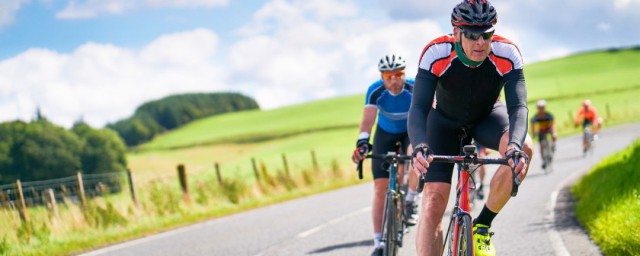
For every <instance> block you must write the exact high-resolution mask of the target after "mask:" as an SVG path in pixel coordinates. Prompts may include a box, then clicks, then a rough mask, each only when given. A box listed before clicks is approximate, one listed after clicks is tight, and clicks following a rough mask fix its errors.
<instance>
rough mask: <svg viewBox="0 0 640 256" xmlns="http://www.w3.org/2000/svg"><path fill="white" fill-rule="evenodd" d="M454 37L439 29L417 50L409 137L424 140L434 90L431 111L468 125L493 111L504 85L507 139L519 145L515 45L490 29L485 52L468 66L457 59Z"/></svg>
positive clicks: (521, 116)
mask: <svg viewBox="0 0 640 256" xmlns="http://www.w3.org/2000/svg"><path fill="white" fill-rule="evenodd" d="M454 43H455V39H454V37H453V35H444V36H441V37H439V38H436V39H435V40H433V41H431V42H430V43H429V44H427V46H426V47H425V48H424V50H423V52H422V56H421V57H420V63H419V69H418V75H417V76H416V81H415V86H414V91H413V94H414V98H413V101H412V110H411V112H410V117H409V127H408V129H409V136H410V137H411V143H412V144H413V145H418V144H422V143H424V144H428V142H427V133H429V131H427V125H426V122H427V120H428V115H429V111H430V110H431V105H432V104H431V103H432V102H433V99H434V95H435V98H436V104H435V107H434V109H436V110H437V112H439V113H441V114H442V115H443V116H444V117H446V118H448V119H451V120H454V121H457V122H459V123H461V125H462V126H468V127H472V126H474V125H476V124H478V123H480V122H481V121H482V120H483V119H485V118H487V117H488V116H489V114H491V112H492V111H494V104H495V103H496V100H497V99H498V98H499V97H500V92H501V90H502V88H503V87H504V92H505V99H506V105H507V112H508V120H509V129H508V130H509V131H510V137H509V144H511V145H514V146H516V147H517V148H519V149H521V148H522V145H523V144H524V139H525V137H526V134H527V129H528V127H527V121H528V118H527V113H528V110H527V105H526V97H527V96H526V86H525V81H524V74H523V71H522V67H523V62H522V56H521V55H520V52H519V50H518V48H517V47H516V45H515V44H513V43H512V42H510V41H509V40H507V39H506V38H504V37H501V36H499V35H494V36H493V40H492V42H491V52H490V53H489V56H488V57H487V58H486V59H485V60H484V62H483V63H482V64H480V65H479V66H477V67H473V68H472V67H468V66H466V65H464V64H463V63H462V62H461V61H460V59H458V56H457V54H456V52H455V50H454V46H453V45H454ZM414 109H415V110H414ZM497 140H498V141H499V138H498V139H497ZM451 143H456V142H455V141H453V142H451ZM486 146H489V145H486Z"/></svg>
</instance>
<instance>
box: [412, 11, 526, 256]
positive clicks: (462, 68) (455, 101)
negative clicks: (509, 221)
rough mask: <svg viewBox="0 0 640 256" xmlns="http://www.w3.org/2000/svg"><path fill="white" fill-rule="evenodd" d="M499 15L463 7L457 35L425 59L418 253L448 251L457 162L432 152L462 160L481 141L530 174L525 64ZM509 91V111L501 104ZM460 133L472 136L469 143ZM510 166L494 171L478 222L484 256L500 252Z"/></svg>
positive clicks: (419, 89)
mask: <svg viewBox="0 0 640 256" xmlns="http://www.w3.org/2000/svg"><path fill="white" fill-rule="evenodd" d="M497 17H498V15H497V13H496V10H495V8H494V7H493V6H492V5H491V4H490V3H489V1H488V0H464V1H462V2H460V3H458V4H457V5H456V6H455V7H454V8H453V11H452V13H451V25H452V26H453V34H449V35H443V36H440V37H438V38H436V39H434V40H432V41H431V42H430V43H428V44H427V45H426V46H425V47H424V49H423V51H422V55H421V57H420V61H419V66H418V73H417V75H416V78H415V86H414V90H413V99H412V100H411V110H410V111H409V124H408V131H409V132H408V133H409V137H411V144H412V145H413V146H414V153H413V155H414V158H413V165H414V169H415V170H416V171H417V174H418V175H420V176H422V174H423V173H424V175H425V176H426V180H425V183H424V191H423V192H422V193H423V195H422V212H421V214H420V219H419V223H418V229H417V236H416V249H417V253H418V255H439V254H441V253H442V246H443V240H444V236H443V233H442V225H441V223H442V216H443V215H444V212H445V208H446V206H447V201H448V200H449V194H450V191H451V180H452V175H453V164H448V163H431V162H432V160H433V157H431V156H430V155H431V154H437V155H456V154H459V152H460V144H468V143H470V142H471V139H474V140H476V141H477V142H478V143H480V144H482V145H483V146H485V147H487V148H490V149H493V150H497V151H498V152H499V153H500V154H501V155H502V156H503V157H507V158H510V159H515V157H516V156H517V157H518V159H517V160H519V161H518V164H517V165H515V163H514V161H512V160H509V163H510V165H511V167H514V168H515V173H516V174H517V177H518V179H520V180H523V179H524V178H525V176H526V173H527V169H528V159H529V158H530V157H532V153H533V142H532V140H531V138H530V137H528V136H527V128H528V124H527V122H528V118H527V113H528V109H527V90H526V85H525V79H524V72H523V61H522V56H521V54H520V51H519V49H518V47H517V46H516V45H515V44H514V43H513V42H511V41H509V40H508V39H506V38H504V37H502V36H499V35H495V34H494V32H495V28H494V25H495V24H496V23H497ZM503 89H504V96H505V102H506V106H505V104H504V103H502V102H500V101H498V102H496V99H498V98H500V94H501V92H502V90H503ZM434 98H435V102H436V104H435V105H433V104H432V102H433V101H434ZM461 133H462V134H467V135H469V137H467V138H466V139H465V141H463V143H460V140H459V137H458V136H459V135H460V134H461ZM511 167H509V166H502V167H499V168H498V169H497V171H496V172H495V173H494V175H493V177H492V178H491V181H490V186H489V188H490V191H489V194H488V197H487V200H486V202H485V205H484V207H483V208H482V210H481V211H480V214H479V215H478V216H477V217H476V218H475V219H474V221H473V241H474V243H473V244H474V246H475V249H474V250H475V255H477V256H485V255H495V254H496V252H495V247H494V245H493V243H492V242H491V235H492V232H490V227H491V224H492V222H493V220H494V218H495V217H496V216H497V215H498V213H499V211H500V210H501V209H502V208H503V207H504V206H505V204H506V203H507V201H509V198H510V195H511V190H512V184H513V182H514V179H513V177H512V172H511Z"/></svg>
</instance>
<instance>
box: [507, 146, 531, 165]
mask: <svg viewBox="0 0 640 256" xmlns="http://www.w3.org/2000/svg"><path fill="white" fill-rule="evenodd" d="M504 155H505V156H506V157H507V158H511V159H513V160H516V157H518V159H520V157H523V158H524V163H525V164H528V163H529V156H528V155H527V153H525V152H524V151H522V150H520V149H517V148H513V147H511V148H509V149H507V151H506V152H504Z"/></svg>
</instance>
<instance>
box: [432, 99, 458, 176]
mask: <svg viewBox="0 0 640 256" xmlns="http://www.w3.org/2000/svg"><path fill="white" fill-rule="evenodd" d="M460 127H461V124H460V123H458V122H455V121H453V120H451V119H448V118H446V117H444V116H443V115H442V114H441V113H440V112H439V111H437V110H431V112H430V114H429V117H428V120H427V143H428V144H429V148H431V150H432V151H433V153H434V154H436V155H458V153H459V151H460V146H459V143H460V142H459V140H458V133H459V131H460ZM452 174H453V164H449V163H431V164H430V165H429V170H428V171H427V180H426V182H445V183H449V184H451V175H452Z"/></svg>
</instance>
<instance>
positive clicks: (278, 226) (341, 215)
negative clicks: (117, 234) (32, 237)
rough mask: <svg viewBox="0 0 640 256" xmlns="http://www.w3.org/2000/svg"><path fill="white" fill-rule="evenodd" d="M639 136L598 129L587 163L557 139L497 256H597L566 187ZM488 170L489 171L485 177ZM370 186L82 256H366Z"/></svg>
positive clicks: (510, 209) (575, 145) (498, 228)
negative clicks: (547, 169)
mask: <svg viewBox="0 0 640 256" xmlns="http://www.w3.org/2000/svg"><path fill="white" fill-rule="evenodd" d="M639 131H640V124H630V125H623V126H617V127H612V128H607V129H604V130H602V131H601V133H600V140H598V141H597V142H596V147H595V150H594V154H593V155H591V156H588V157H586V158H585V157H583V156H582V149H581V147H582V146H581V137H580V136H571V137H567V138H562V139H559V140H558V143H557V150H556V162H555V166H554V167H555V168H554V169H555V170H554V171H553V172H552V173H550V174H544V172H542V170H541V168H540V159H539V155H536V156H534V158H533V160H532V163H531V168H530V170H529V175H528V176H527V178H526V179H525V181H524V182H523V184H522V185H521V186H520V191H519V194H518V196H517V197H515V198H512V200H510V201H509V203H508V204H507V205H506V206H505V208H504V209H503V210H502V211H501V212H500V214H499V215H498V217H497V218H496V219H495V220H494V222H493V227H492V231H493V232H495V235H494V236H493V241H494V244H495V245H496V250H497V252H498V255H600V252H599V250H598V248H597V247H596V246H595V245H593V243H592V242H591V241H589V239H588V237H587V236H586V234H585V233H584V231H582V229H581V228H580V227H579V225H578V224H577V222H576V221H575V219H574V218H573V212H572V211H571V206H572V201H571V199H570V197H569V195H568V190H567V187H568V185H570V184H572V183H573V182H574V181H575V180H577V179H578V178H579V177H580V176H581V175H582V174H584V173H585V172H586V171H587V170H588V169H589V168H590V167H592V166H593V165H594V164H596V163H598V162H599V161H600V160H601V159H602V158H603V157H606V156H607V155H609V154H611V153H614V152H616V151H619V150H621V149H623V148H625V147H626V146H628V145H629V144H630V142H632V141H633V140H635V139H636V138H638V137H639V136H640V132H639ZM354 169H355V167H354ZM494 170H495V168H489V175H492V174H493V172H494ZM368 177H369V178H370V175H369V176H368ZM489 177H490V176H489ZM365 178H367V176H366V175H365ZM486 183H488V181H485V184H486ZM372 186H373V185H372V183H371V182H367V183H364V184H361V185H356V186H351V187H347V188H343V189H339V190H335V191H331V192H326V193H322V194H318V195H313V196H308V197H304V198H300V199H296V200H292V201H288V202H284V203H280V204H276V205H272V206H268V207H264V208H260V209H255V210H251V211H247V212H243V213H239V214H235V215H231V216H227V217H223V218H217V219H213V220H209V221H206V222H201V223H198V224H194V225H190V226H187V227H184V228H180V229H176V230H173V231H168V232H165V233H161V234H157V235H153V236H148V237H145V238H141V239H137V240H132V241H128V242H125V243H121V244H117V245H113V246H110V247H105V248H102V249H99V250H96V251H92V252H88V253H85V254H82V255H121V256H124V255H248V256H257V255H279V256H280V255H323V256H324V255H369V254H370V253H371V251H372V248H373V240H372V227H371V206H370V204H371V194H372V192H373V188H372ZM487 189H488V188H487ZM451 201H452V200H450V202H451ZM478 209H480V207H475V210H474V213H473V216H477V212H478ZM448 214H449V212H447V213H446V217H445V218H444V219H447V218H448ZM443 227H445V228H446V224H445V225H444V226H443ZM400 255H416V251H415V230H413V229H411V230H410V232H409V234H408V235H407V236H406V237H405V243H404V246H403V247H402V248H401V249H400Z"/></svg>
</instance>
